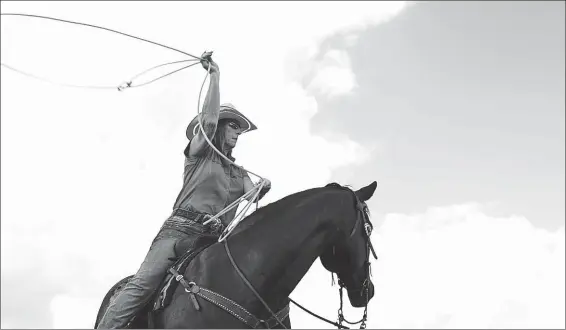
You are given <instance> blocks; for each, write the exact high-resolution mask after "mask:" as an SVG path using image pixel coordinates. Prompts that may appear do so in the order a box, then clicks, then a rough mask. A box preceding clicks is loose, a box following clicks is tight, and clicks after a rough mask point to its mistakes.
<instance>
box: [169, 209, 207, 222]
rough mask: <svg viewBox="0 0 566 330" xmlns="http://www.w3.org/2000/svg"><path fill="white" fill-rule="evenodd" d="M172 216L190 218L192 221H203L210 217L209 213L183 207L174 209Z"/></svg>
mask: <svg viewBox="0 0 566 330" xmlns="http://www.w3.org/2000/svg"><path fill="white" fill-rule="evenodd" d="M172 216H178V217H182V218H186V219H189V220H192V221H194V222H198V223H203V222H205V221H206V220H208V219H210V218H212V216H211V215H210V214H206V213H200V212H193V211H189V210H184V209H176V210H174V211H173V214H172Z"/></svg>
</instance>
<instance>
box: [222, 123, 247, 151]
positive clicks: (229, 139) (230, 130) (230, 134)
mask: <svg viewBox="0 0 566 330" xmlns="http://www.w3.org/2000/svg"><path fill="white" fill-rule="evenodd" d="M223 129H224V136H225V137H226V145H227V146H228V147H229V148H234V147H235V146H236V143H237V142H238V137H239V136H240V134H242V131H243V129H242V128H241V127H240V125H239V124H238V122H236V121H232V120H230V121H228V122H226V123H225V124H224V127H223Z"/></svg>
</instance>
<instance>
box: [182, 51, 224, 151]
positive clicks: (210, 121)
mask: <svg viewBox="0 0 566 330" xmlns="http://www.w3.org/2000/svg"><path fill="white" fill-rule="evenodd" d="M203 57H205V56H203ZM202 65H203V67H204V68H205V69H207V70H208V66H209V65H210V85H209V87H208V92H207V93H206V98H205V100H204V104H203V107H202V113H201V115H200V116H201V120H202V127H203V129H204V131H205V133H206V136H207V137H208V139H209V140H210V141H212V138H213V137H214V133H216V127H217V125H218V116H219V114H220V86H219V81H220V71H219V69H218V65H217V64H216V63H215V62H214V61H212V59H211V58H210V55H209V56H208V57H206V60H203V61H202ZM207 147H209V146H208V142H206V140H205V138H204V137H203V135H202V131H201V129H200V127H199V128H198V131H197V134H196V135H195V137H194V138H193V139H192V140H191V142H190V144H189V151H188V155H187V156H189V157H191V156H200V155H203V154H204V151H205V150H206V149H207Z"/></svg>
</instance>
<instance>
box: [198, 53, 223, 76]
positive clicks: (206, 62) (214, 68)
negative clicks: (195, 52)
mask: <svg viewBox="0 0 566 330" xmlns="http://www.w3.org/2000/svg"><path fill="white" fill-rule="evenodd" d="M201 58H202V60H201V61H200V63H201V64H202V67H203V68H204V69H205V70H206V71H208V68H209V67H210V73H211V74H212V73H219V72H220V70H219V68H218V64H216V62H214V61H213V60H212V52H204V53H202V55H201Z"/></svg>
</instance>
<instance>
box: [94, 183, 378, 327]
mask: <svg viewBox="0 0 566 330" xmlns="http://www.w3.org/2000/svg"><path fill="white" fill-rule="evenodd" d="M376 187H377V183H376V182H373V183H372V184H370V185H368V186H366V187H364V188H361V189H360V190H357V191H353V190H351V189H349V188H347V187H343V186H340V185H338V184H329V185H327V186H325V187H321V188H313V189H309V190H305V191H302V192H298V193H295V194H292V195H289V196H287V197H285V198H283V199H281V200H279V201H277V202H274V203H271V204H269V205H266V206H264V207H262V208H260V209H258V210H257V211H255V212H254V213H252V214H251V215H249V216H248V217H247V218H246V219H244V220H243V221H242V222H241V223H240V224H239V225H238V227H236V229H235V230H234V231H233V232H232V234H231V235H230V236H229V237H228V239H226V240H224V241H223V242H217V243H214V244H212V245H211V246H210V247H208V248H206V249H205V250H204V251H202V252H201V253H199V254H198V255H197V256H196V257H195V258H194V259H192V260H191V261H190V263H189V264H188V266H187V267H186V269H185V270H184V272H183V273H182V274H177V276H176V278H177V279H178V280H179V281H180V282H181V283H183V285H178V286H177V287H176V289H175V291H174V292H173V295H172V296H171V298H170V299H171V300H170V303H169V304H168V305H167V306H166V307H165V308H163V309H162V310H159V311H157V312H154V313H150V314H151V315H150V318H151V319H152V321H153V322H152V324H151V325H152V326H153V327H154V328H177V329H178V328H189V329H191V328H201V329H203V328H266V327H274V328H283V327H285V328H290V327H291V323H290V319H289V315H288V311H289V305H288V304H289V295H290V294H291V292H292V291H293V290H294V289H295V287H296V286H297V285H298V283H299V282H300V280H301V279H302V278H303V277H304V275H305V274H306V272H307V271H308V269H309V268H310V267H311V266H312V264H313V263H314V261H315V260H316V259H317V258H318V257H320V259H321V262H322V265H323V266H324V267H325V269H327V270H328V271H330V272H333V273H336V274H337V275H338V279H339V284H340V287H341V288H342V287H344V288H345V289H346V290H347V292H348V298H349V300H350V303H351V305H352V306H353V307H365V308H366V312H367V304H368V303H369V301H370V300H371V298H372V297H373V295H374V287H373V283H372V282H371V279H370V274H369V260H370V255H371V253H372V252H373V247H372V246H371V241H370V234H371V230H372V226H371V223H370V222H369V215H368V209H367V205H366V201H368V200H369V199H370V198H371V197H372V195H373V193H374V192H375V189H376ZM374 254H375V252H374ZM123 281H127V278H126V279H123V280H122V281H121V282H123ZM118 284H120V282H119V283H118ZM118 284H116V285H115V287H114V288H113V289H114V290H111V291H110V292H109V293H108V294H107V296H106V297H105V300H104V302H103V305H102V306H101V309H100V311H99V316H100V315H102V314H103V313H104V310H105V308H106V306H107V305H108V302H109V300H110V297H111V296H113V295H114V293H115V291H116V290H115V289H116V288H119V285H118ZM113 291H114V292H113ZM147 312H148V310H145V311H144V313H141V314H143V315H141V314H140V317H139V318H138V320H136V321H135V322H133V323H132V324H131V326H132V327H135V328H147V327H148V324H147V322H146V318H145V314H147ZM366 312H364V323H365V317H366ZM339 317H341V315H339ZM97 323H98V318H97Z"/></svg>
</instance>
